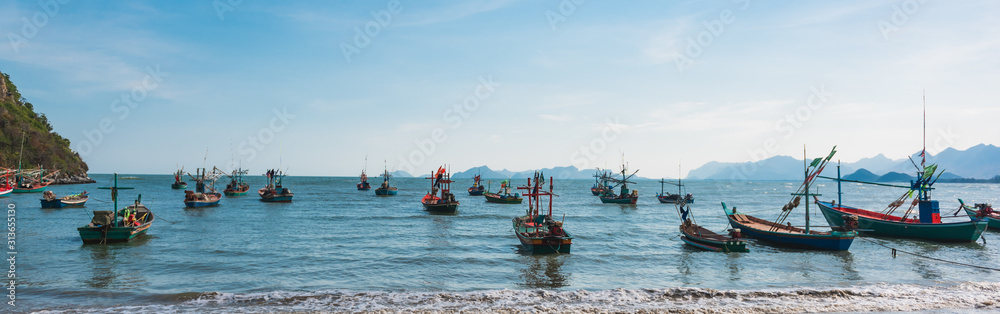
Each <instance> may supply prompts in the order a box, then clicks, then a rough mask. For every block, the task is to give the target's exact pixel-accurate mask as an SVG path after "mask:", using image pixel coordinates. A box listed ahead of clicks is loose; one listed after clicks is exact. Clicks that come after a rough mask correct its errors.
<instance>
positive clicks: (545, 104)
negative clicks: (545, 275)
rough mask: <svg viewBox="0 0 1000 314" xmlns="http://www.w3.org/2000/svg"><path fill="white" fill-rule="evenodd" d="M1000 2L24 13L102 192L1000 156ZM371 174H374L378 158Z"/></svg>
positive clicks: (61, 129)
mask: <svg viewBox="0 0 1000 314" xmlns="http://www.w3.org/2000/svg"><path fill="white" fill-rule="evenodd" d="M998 15H1000V2H996V1H918V0H907V1H780V2H778V1H769V2H763V1H744V0H736V1H583V0H562V1H529V0H524V1H517V0H493V1H419V2H418V1H409V0H401V1H397V0H392V1H281V2H272V1H251V0H242V1H240V0H215V1H127V2H126V1H122V2H118V1H67V0H51V1H46V0H43V1H5V2H3V4H0V30H2V32H3V35H4V36H3V38H4V39H5V40H3V41H2V42H0V71H2V72H4V73H8V74H10V76H11V79H12V80H13V81H14V82H15V83H16V84H17V85H18V88H19V89H20V91H21V93H22V95H23V96H24V97H25V98H27V100H28V101H30V102H31V103H33V104H34V108H35V110H36V111H39V112H41V113H44V114H45V115H46V116H47V117H48V119H49V121H50V123H51V124H52V125H53V127H54V131H55V132H58V133H59V134H61V135H62V136H63V137H66V138H68V139H69V140H70V141H71V143H72V144H71V148H73V149H74V150H76V151H77V152H78V153H80V155H81V156H82V157H83V159H84V161H86V162H87V163H88V165H89V166H90V169H91V170H90V171H91V172H92V173H111V172H118V173H140V174H153V173H162V174H166V173H172V172H173V171H174V170H176V169H177V167H178V166H184V167H185V169H186V170H190V169H192V168H195V167H202V166H207V167H212V166H216V167H219V168H222V169H223V170H229V169H231V168H232V167H234V166H239V165H242V166H243V167H244V168H249V169H250V170H251V173H263V172H264V170H265V169H268V168H277V167H279V165H280V167H281V168H283V169H287V170H288V173H289V174H290V175H312V176H354V175H358V174H359V173H360V171H361V170H362V168H364V167H366V165H367V168H368V169H369V172H374V173H378V172H381V168H382V167H383V164H384V165H385V166H386V167H388V168H389V169H390V170H403V171H408V172H410V173H413V174H422V173H426V172H429V171H431V170H433V169H436V168H437V167H438V166H440V165H442V164H448V165H450V166H451V168H452V169H453V172H457V171H462V170H465V169H468V168H471V167H476V166H480V165H488V166H489V167H490V168H492V169H509V170H514V171H522V170H529V169H537V168H548V167H557V166H570V165H572V166H576V167H578V168H581V169H586V168H594V167H616V166H617V165H618V164H620V163H621V162H622V159H623V158H624V160H626V161H627V162H628V163H629V165H630V168H632V169H639V170H640V175H641V176H643V177H676V176H677V173H678V167H680V168H681V169H682V170H681V172H682V173H683V174H686V173H687V171H689V170H691V169H695V168H697V167H699V166H701V165H703V164H705V163H707V162H711V161H720V162H745V161H756V160H761V159H764V158H767V157H771V156H776V155H788V156H794V157H801V156H802V148H803V146H804V145H805V146H807V147H808V148H809V150H810V152H813V153H812V154H811V155H816V156H811V157H817V156H819V155H825V153H826V152H828V151H829V148H830V147H832V146H834V145H837V146H838V151H839V153H838V156H839V158H840V159H841V160H843V161H845V162H853V161H857V160H859V159H861V158H867V157H872V156H875V155H877V154H885V155H886V156H887V157H889V158H892V159H900V158H905V157H906V156H908V155H910V154H913V153H914V152H917V151H919V150H920V149H921V147H922V145H923V144H922V142H923V137H922V135H921V131H922V123H921V119H922V118H923V114H924V113H923V111H922V110H923V109H922V106H923V103H924V99H926V106H927V110H926V113H927V132H926V133H927V150H928V152H929V153H932V154H933V153H936V152H939V151H941V150H944V149H945V148H948V147H954V148H956V149H960V150H962V149H967V148H969V147H971V146H975V145H977V144H980V143H986V144H995V145H996V144H1000V141H998V137H997V134H1000V123H996V121H997V118H998V117H1000V104H998V102H1000V100H998V99H1000V88H998V87H1000V86H998V85H1000V84H998V83H1000V71H998V70H1000V58H998V57H997V56H1000V24H997V23H995V17H996V16H998ZM366 158H367V162H366Z"/></svg>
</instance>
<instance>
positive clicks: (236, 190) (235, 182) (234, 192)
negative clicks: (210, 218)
mask: <svg viewBox="0 0 1000 314" xmlns="http://www.w3.org/2000/svg"><path fill="white" fill-rule="evenodd" d="M248 172H249V171H247V170H246V169H243V168H237V169H235V170H233V172H232V174H228V175H227V176H229V184H226V189H224V190H222V193H223V194H225V195H226V196H244V195H247V192H248V191H250V184H247V183H246V182H244V181H243V176H245V175H246V174H247V173H248Z"/></svg>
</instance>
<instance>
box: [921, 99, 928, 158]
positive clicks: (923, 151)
mask: <svg viewBox="0 0 1000 314" xmlns="http://www.w3.org/2000/svg"><path fill="white" fill-rule="evenodd" d="M923 98H924V148H923V150H922V151H921V152H920V157H921V159H920V167H923V166H924V163H925V162H927V90H924V91H923Z"/></svg>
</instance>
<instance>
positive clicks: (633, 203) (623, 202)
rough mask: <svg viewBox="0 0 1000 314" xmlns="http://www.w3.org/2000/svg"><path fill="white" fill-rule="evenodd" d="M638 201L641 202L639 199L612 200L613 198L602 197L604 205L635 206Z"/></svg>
mask: <svg viewBox="0 0 1000 314" xmlns="http://www.w3.org/2000/svg"><path fill="white" fill-rule="evenodd" d="M637 201H639V197H626V198H611V197H604V196H601V203H604V204H632V205H635V203H636V202H637Z"/></svg>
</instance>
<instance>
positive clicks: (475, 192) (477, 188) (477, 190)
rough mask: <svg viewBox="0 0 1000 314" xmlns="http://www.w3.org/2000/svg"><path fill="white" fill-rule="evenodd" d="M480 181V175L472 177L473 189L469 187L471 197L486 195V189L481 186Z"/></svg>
mask: <svg viewBox="0 0 1000 314" xmlns="http://www.w3.org/2000/svg"><path fill="white" fill-rule="evenodd" d="M479 180H480V175H478V174H477V175H476V176H475V177H472V187H469V195H472V196H480V195H483V193H486V187H484V186H483V185H482V184H480V182H479Z"/></svg>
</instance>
